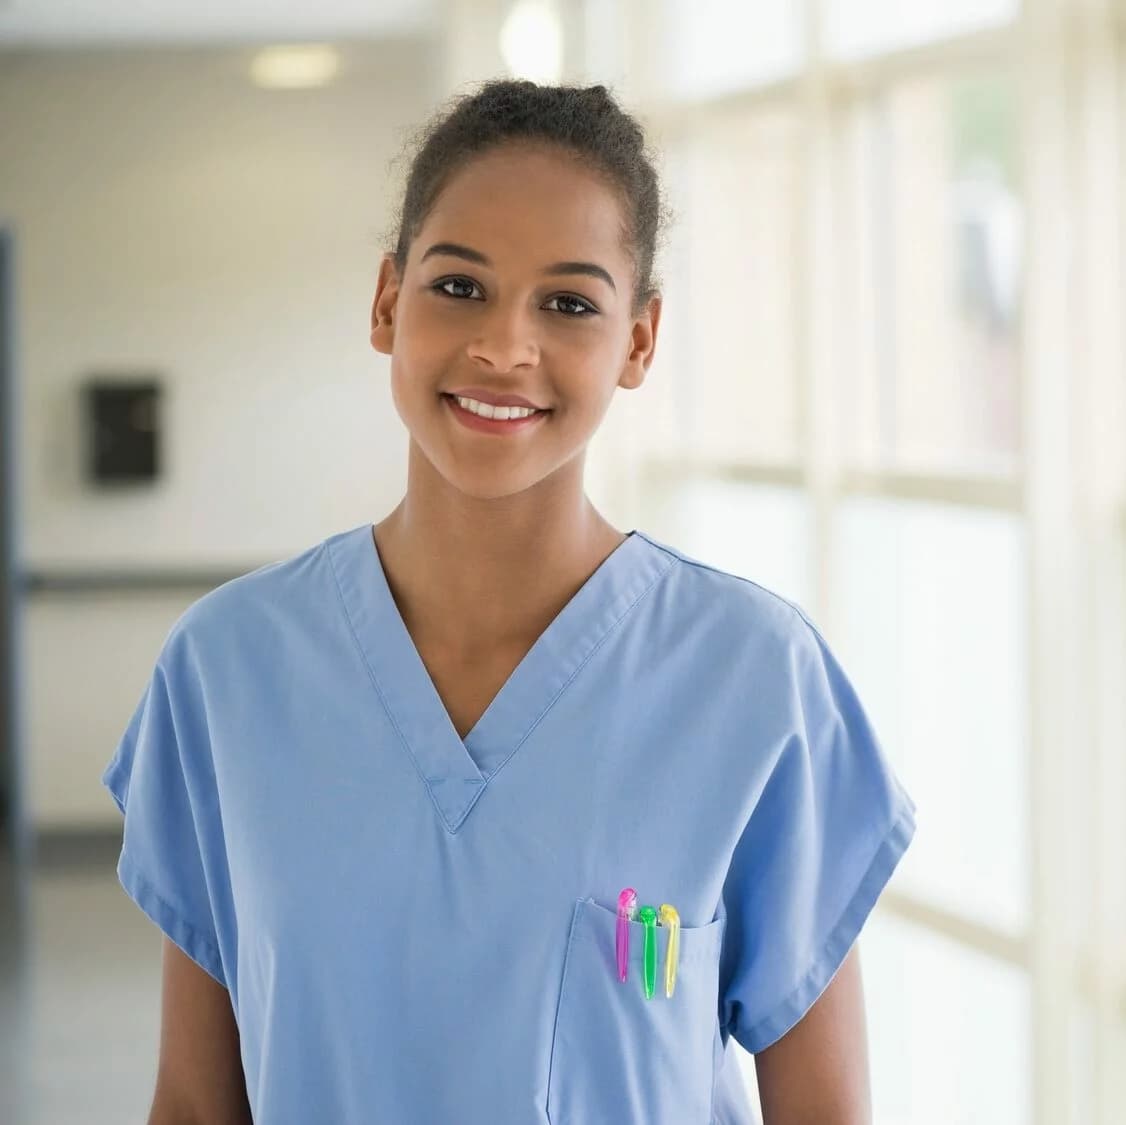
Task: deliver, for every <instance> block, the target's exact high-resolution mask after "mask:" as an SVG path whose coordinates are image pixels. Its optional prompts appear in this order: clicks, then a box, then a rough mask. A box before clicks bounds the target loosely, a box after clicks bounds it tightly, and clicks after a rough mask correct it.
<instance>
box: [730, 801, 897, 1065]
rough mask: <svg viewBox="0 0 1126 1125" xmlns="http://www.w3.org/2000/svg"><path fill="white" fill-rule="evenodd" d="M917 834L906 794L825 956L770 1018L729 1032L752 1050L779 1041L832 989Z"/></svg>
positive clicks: (842, 917) (764, 1018) (753, 1051)
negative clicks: (840, 970)
mask: <svg viewBox="0 0 1126 1125" xmlns="http://www.w3.org/2000/svg"><path fill="white" fill-rule="evenodd" d="M914 834H915V805H914V802H913V801H911V799H910V798H906V804H905V805H904V806H903V808H902V810H901V811H900V814H899V816H898V818H897V819H896V821H895V822H894V824H892V826H891V828H890V829H889V830H888V832H887V834H886V835H885V836H884V839H883V842H882V843H881V844H880V847H879V849H878V850H877V852H876V855H875V857H874V858H873V859H872V862H871V863H870V864H869V866H868V870H867V871H866V872H865V874H864V878H863V879H862V880H861V881H860V885H859V887H857V889H856V893H855V894H854V895H853V896H852V900H851V901H850V902H849V904H848V906H847V907H846V909H845V912H844V914H843V915H842V916H841V919H840V921H839V922H838V923H837V925H836V927H835V928H834V929H833V931H832V933H830V935H829V938H828V940H827V941H826V942H825V945H824V947H823V949H822V952H821V955H820V956H819V957H818V958H817V960H816V961H815V962H814V964H813V967H812V968H811V969H810V970H809V972H808V973H806V975H805V977H804V978H803V979H802V981H801V982H800V983H799V984H798V986H797V987H796V988H795V989H794V990H793V992H791V993H790V995H789V996H788V997H787V998H786V999H785V1000H784V1001H782V1003H781V1004H779V1005H778V1007H777V1008H776V1009H775V1010H774V1011H773V1012H771V1013H770V1015H768V1016H764V1017H763V1018H762V1019H759V1020H756V1021H755V1022H754V1023H753V1024H751V1025H750V1026H749V1027H748V1028H747V1030H746V1031H740V1030H739V1029H738V1028H735V1027H732V1028H731V1034H732V1035H733V1036H734V1037H735V1039H736V1040H737V1041H738V1042H739V1044H740V1045H741V1046H743V1047H744V1048H746V1050H747V1051H749V1052H750V1053H751V1054H755V1053H757V1052H759V1051H762V1050H764V1049H765V1048H766V1047H769V1046H770V1045H771V1044H772V1043H774V1042H775V1041H777V1040H778V1039H781V1037H782V1036H783V1035H785V1034H786V1032H787V1031H789V1030H790V1029H791V1028H792V1027H793V1026H794V1025H795V1024H796V1023H797V1022H798V1021H799V1020H800V1019H801V1018H802V1016H804V1015H805V1013H806V1012H808V1011H809V1009H810V1008H811V1007H812V1006H813V1004H814V1002H815V1001H816V1000H817V999H818V997H820V995H821V993H822V992H824V991H825V989H826V988H827V987H828V985H829V982H830V981H831V980H832V979H833V977H834V975H835V974H836V972H837V970H838V969H839V968H840V967H841V964H842V963H843V962H844V959H845V957H846V955H847V954H848V952H849V950H850V949H851V948H852V945H853V943H854V942H855V941H856V938H857V936H858V935H859V933H860V930H861V928H862V927H863V925H864V923H865V921H866V920H867V918H868V915H869V914H870V913H871V912H872V908H873V907H874V906H875V905H876V900H877V899H878V898H879V896H880V892H881V891H882V890H883V889H884V887H885V886H886V884H887V881H888V879H890V878H891V874H892V872H893V871H894V870H895V868H896V867H897V866H898V864H899V861H900V859H901V858H902V857H903V853H904V852H905V851H906V850H907V846H908V844H910V842H911V838H912V837H913V836H914Z"/></svg>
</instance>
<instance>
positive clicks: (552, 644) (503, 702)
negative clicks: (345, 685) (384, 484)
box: [325, 523, 677, 832]
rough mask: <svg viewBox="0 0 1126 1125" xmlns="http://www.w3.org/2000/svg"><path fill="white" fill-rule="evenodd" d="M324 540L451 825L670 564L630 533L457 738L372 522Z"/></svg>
mask: <svg viewBox="0 0 1126 1125" xmlns="http://www.w3.org/2000/svg"><path fill="white" fill-rule="evenodd" d="M325 542H326V547H327V549H328V554H329V559H330V562H331V564H332V568H333V571H334V573H335V575H336V581H337V584H338V586H339V588H340V595H341V599H342V601H343V604H344V610H345V613H346V614H347V616H348V619H349V621H350V622H351V625H352V631H353V633H354V635H355V638H356V641H357V643H358V645H359V648H360V652H361V654H362V656H363V659H364V661H365V662H366V664H367V667H368V670H369V672H370V673H371V678H372V685H373V687H374V688H375V690H376V692H377V693H378V695H379V698H380V700H381V702H382V704H383V706H384V708H385V709H386V711H387V714H388V716H389V717H390V719H391V721H392V723H393V724H394V726H395V728H396V729H397V731H398V732H399V735H400V738H401V741H402V743H403V746H404V748H405V749H406V750H407V752H408V753H409V754H410V755H411V757H412V758H413V760H414V763H415V766H416V768H417V769H418V772H419V776H420V777H421V779H422V781H423V783H424V784H425V785H426V788H427V789H428V791H429V793H430V797H431V799H432V800H433V802H434V805H435V807H436V808H437V810H438V813H439V815H440V816H441V817H442V819H443V820H444V821H445V823H446V826H447V828H448V829H449V830H450V831H451V832H454V831H456V830H457V829H458V827H459V826H460V825H461V822H462V821H463V820H464V819H465V817H466V816H467V815H468V813H469V811H470V809H472V807H473V805H474V804H475V803H476V801H477V799H478V798H479V797H480V796H481V794H482V793H483V792H484V790H485V787H486V785H488V783H489V780H490V779H491V778H492V777H493V776H494V775H495V774H496V772H497V771H498V770H499V769H500V768H501V767H502V766H503V765H504V763H505V762H506V761H507V760H508V759H509V758H510V757H511V756H512V755H513V754H514V753H515V752H516V751H517V750H518V749H519V748H520V747H521V746H522V745H523V743H524V741H525V739H526V738H527V736H528V735H529V734H530V733H531V731H532V728H533V727H534V726H535V725H536V723H537V722H539V720H540V719H541V718H542V717H543V715H544V714H545V713H546V712H547V711H548V710H549V708H550V707H551V706H552V704H553V703H554V702H555V701H556V700H557V699H558V698H559V696H560V695H562V693H563V692H564V691H565V690H566V688H567V686H568V685H569V684H570V682H571V680H572V679H573V678H574V677H575V675H576V673H577V672H578V671H579V669H580V668H581V667H582V665H583V664H584V663H585V662H586V661H587V659H588V658H589V657H590V656H591V654H592V653H593V652H594V650H595V649H596V648H597V647H598V646H599V645H600V644H601V643H602V641H603V639H604V638H605V636H606V634H607V633H608V632H609V631H610V630H611V629H612V628H613V627H614V626H615V625H617V624H618V622H620V621H621V620H622V619H623V618H624V617H626V615H627V614H628V613H629V612H630V610H631V609H632V608H633V607H634V605H636V604H637V602H638V601H639V600H640V599H641V597H642V595H643V594H644V593H645V592H646V591H647V590H648V589H649V588H650V587H651V586H652V585H653V584H654V583H655V582H656V581H657V579H658V578H660V577H661V575H662V574H664V573H665V571H667V570H668V569H669V568H670V567H671V566H673V565H674V564H675V563H676V561H677V556H676V555H675V554H674V553H672V552H670V551H667V550H665V549H663V548H662V547H661V546H660V545H659V544H658V543H657V542H656V541H655V540H653V539H651V538H649V536H647V535H645V534H644V533H643V532H640V531H638V530H637V529H636V528H635V529H633V530H631V531H630V532H629V533H628V535H627V537H626V538H625V539H623V540H622V542H621V543H619V544H618V546H617V547H615V548H614V550H613V551H612V552H611V553H610V554H609V555H608V556H607V557H606V558H605V559H604V560H603V561H602V563H601V565H600V566H599V567H598V569H597V570H595V571H594V573H593V574H591V576H590V577H589V578H588V579H587V580H586V582H585V583H584V584H583V586H582V587H581V588H580V589H579V590H578V591H577V592H576V593H575V595H574V596H573V597H572V598H571V600H570V601H568V602H567V604H566V605H565V606H564V607H563V608H562V610H560V612H559V613H558V614H557V615H556V616H555V618H554V620H553V621H552V622H551V623H550V624H549V625H548V626H547V628H546V629H545V630H544V631H543V633H541V634H540V636H539V637H538V638H537V639H536V642H535V644H533V645H532V647H531V648H530V649H529V650H528V652H527V653H526V654H525V655H524V658H523V659H522V660H521V661H520V663H519V664H518V665H517V666H516V668H515V669H514V670H513V672H512V674H511V675H510V676H509V677H508V679H507V680H506V681H505V683H504V685H503V686H502V687H501V689H500V690H499V691H498V692H497V694H496V695H495V696H494V698H493V699H492V700H491V701H490V703H489V705H488V707H487V708H486V709H485V712H484V713H483V714H482V715H481V717H480V718H479V719H478V720H477V723H476V724H475V725H474V727H473V729H472V730H471V731H470V732H469V733H468V734H467V735H466V736H465V740H464V741H462V739H461V738H460V737H459V736H458V733H457V730H456V729H455V727H454V725H453V721H452V720H451V719H450V715H449V712H448V711H447V710H446V708H445V705H444V704H443V703H442V699H441V696H439V694H438V691H437V688H436V687H435V686H434V682H433V680H432V679H431V678H430V674H429V672H428V671H427V670H426V665H425V664H424V663H423V660H422V657H421V656H420V655H419V652H418V649H417V648H416V647H415V644H414V641H413V640H412V638H411V635H410V633H409V632H408V630H407V627H406V624H405V623H404V621H403V618H402V615H401V614H400V613H399V608H398V606H397V605H396V604H395V599H394V598H393V597H392V596H391V588H390V586H389V585H388V582H387V575H386V573H385V572H384V570H383V564H382V561H381V560H380V557H379V551H378V549H377V547H376V544H375V539H374V535H373V529H372V525H371V524H370V523H365V524H361V525H360V526H359V527H357V528H354V529H352V530H351V531H344V532H341V533H339V534H338V535H334V536H332V537H331V538H329V539H327V540H326V541H325Z"/></svg>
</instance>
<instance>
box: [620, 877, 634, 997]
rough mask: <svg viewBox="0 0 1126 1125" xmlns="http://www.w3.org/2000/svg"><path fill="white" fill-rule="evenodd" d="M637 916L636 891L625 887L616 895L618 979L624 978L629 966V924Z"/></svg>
mask: <svg viewBox="0 0 1126 1125" xmlns="http://www.w3.org/2000/svg"><path fill="white" fill-rule="evenodd" d="M636 918H637V891H635V890H634V889H633V887H626V888H625V890H624V891H622V893H621V894H620V895H618V942H617V945H618V979H619V980H625V979H626V970H627V969H628V968H629V924H630V922H633V921H635V920H636Z"/></svg>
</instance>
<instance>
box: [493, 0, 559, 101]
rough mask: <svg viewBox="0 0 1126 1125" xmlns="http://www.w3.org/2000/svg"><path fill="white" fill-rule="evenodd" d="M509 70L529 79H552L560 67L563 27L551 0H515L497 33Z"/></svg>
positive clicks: (512, 73) (515, 76)
mask: <svg viewBox="0 0 1126 1125" xmlns="http://www.w3.org/2000/svg"><path fill="white" fill-rule="evenodd" d="M500 50H501V54H502V55H503V56H504V61H505V64H506V65H507V67H508V70H509V73H510V74H511V75H512V77H514V78H525V79H528V80H529V81H531V82H548V83H554V82H558V81H559V80H560V75H561V74H562V71H563V29H562V26H561V21H560V18H559V10H558V7H557V5H556V4H555V3H554V2H553V0H519V2H518V3H516V4H514V5H513V6H512V11H510V12H509V13H508V18H507V19H506V20H505V21H504V26H503V27H502V28H501V33H500Z"/></svg>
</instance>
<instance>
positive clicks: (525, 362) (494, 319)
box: [468, 301, 539, 371]
mask: <svg viewBox="0 0 1126 1125" xmlns="http://www.w3.org/2000/svg"><path fill="white" fill-rule="evenodd" d="M477 325H478V332H477V335H476V336H475V337H474V338H473V340H472V341H471V342H470V344H469V347H468V351H469V355H470V356H471V357H472V358H473V359H475V360H479V361H481V362H482V363H487V364H488V365H489V366H490V367H492V368H494V369H495V370H497V371H509V370H511V369H512V368H514V367H531V366H534V365H535V364H536V363H537V362H538V360H539V344H538V342H537V341H536V338H535V330H534V328H533V326H532V324H531V321H530V319H529V317H528V315H527V312H526V310H525V309H524V308H522V307H520V306H519V305H517V304H516V303H515V302H514V303H512V304H509V305H505V304H504V303H502V302H500V301H496V302H494V303H493V305H492V307H491V308H490V309H488V310H487V311H486V313H485V315H484V317H482V318H481V319H480V320H479V321H478V322H477Z"/></svg>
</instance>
